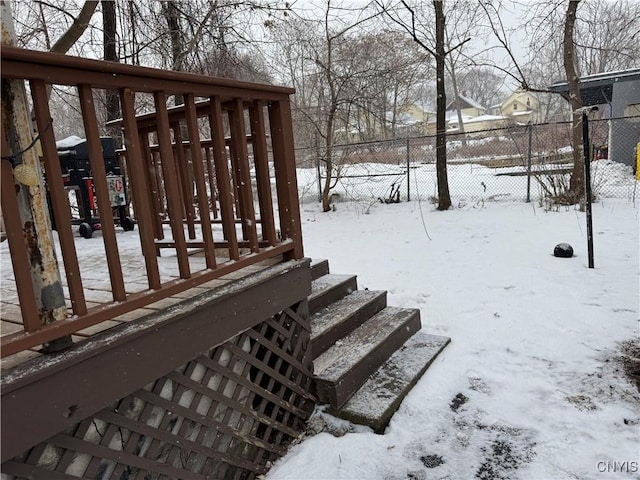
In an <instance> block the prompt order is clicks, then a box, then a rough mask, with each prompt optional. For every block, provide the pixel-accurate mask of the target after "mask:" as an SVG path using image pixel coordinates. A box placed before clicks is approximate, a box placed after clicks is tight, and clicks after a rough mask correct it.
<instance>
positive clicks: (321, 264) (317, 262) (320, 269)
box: [309, 258, 329, 280]
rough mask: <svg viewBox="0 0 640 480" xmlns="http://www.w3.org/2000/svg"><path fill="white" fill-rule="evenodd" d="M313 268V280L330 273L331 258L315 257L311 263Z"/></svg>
mask: <svg viewBox="0 0 640 480" xmlns="http://www.w3.org/2000/svg"><path fill="white" fill-rule="evenodd" d="M309 267H310V268H311V280H317V279H318V278H320V277H322V276H323V275H327V274H328V273H329V260H327V259H326V258H314V259H312V260H311V264H310V265H309Z"/></svg>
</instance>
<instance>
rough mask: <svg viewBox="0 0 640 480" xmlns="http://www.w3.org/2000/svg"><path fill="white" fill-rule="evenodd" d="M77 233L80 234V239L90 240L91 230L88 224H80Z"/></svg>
mask: <svg viewBox="0 0 640 480" xmlns="http://www.w3.org/2000/svg"><path fill="white" fill-rule="evenodd" d="M78 232H79V233H80V236H81V237H84V238H91V236H92V235H93V228H92V227H91V225H89V224H88V223H81V224H80V227H79V228H78Z"/></svg>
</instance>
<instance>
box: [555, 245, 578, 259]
mask: <svg viewBox="0 0 640 480" xmlns="http://www.w3.org/2000/svg"><path fill="white" fill-rule="evenodd" d="M553 255H554V256H556V257H560V258H571V257H573V247H572V246H571V245H569V244H568V243H559V244H558V245H556V248H554V249H553Z"/></svg>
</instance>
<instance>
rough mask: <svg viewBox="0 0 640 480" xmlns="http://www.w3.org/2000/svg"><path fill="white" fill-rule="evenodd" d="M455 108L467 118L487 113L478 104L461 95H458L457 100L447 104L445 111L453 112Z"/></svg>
mask: <svg viewBox="0 0 640 480" xmlns="http://www.w3.org/2000/svg"><path fill="white" fill-rule="evenodd" d="M457 108H460V113H461V114H462V115H463V116H467V117H479V116H480V115H484V114H485V112H486V111H487V109H486V108H484V107H483V106H482V105H480V104H479V103H478V102H476V101H475V100H472V99H470V98H468V97H465V96H463V95H458V98H456V99H455V100H452V101H451V102H449V103H448V104H447V111H453V112H455V111H456V110H457Z"/></svg>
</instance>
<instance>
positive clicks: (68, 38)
mask: <svg viewBox="0 0 640 480" xmlns="http://www.w3.org/2000/svg"><path fill="white" fill-rule="evenodd" d="M98 3H99V2H98V1H97V0H89V1H86V2H84V5H83V6H82V10H80V14H79V15H78V16H77V17H76V18H75V20H74V21H73V23H72V24H71V26H70V27H69V30H67V31H66V32H65V33H64V35H62V37H60V38H59V39H58V41H57V42H56V43H54V44H53V47H51V51H52V52H53V53H67V52H68V51H69V49H70V48H71V47H72V46H73V44H74V43H76V41H78V39H79V38H80V37H81V36H82V34H83V33H84V31H85V30H86V29H87V27H88V26H89V21H90V20H91V17H92V16H93V12H95V10H96V7H97V6H98Z"/></svg>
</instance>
